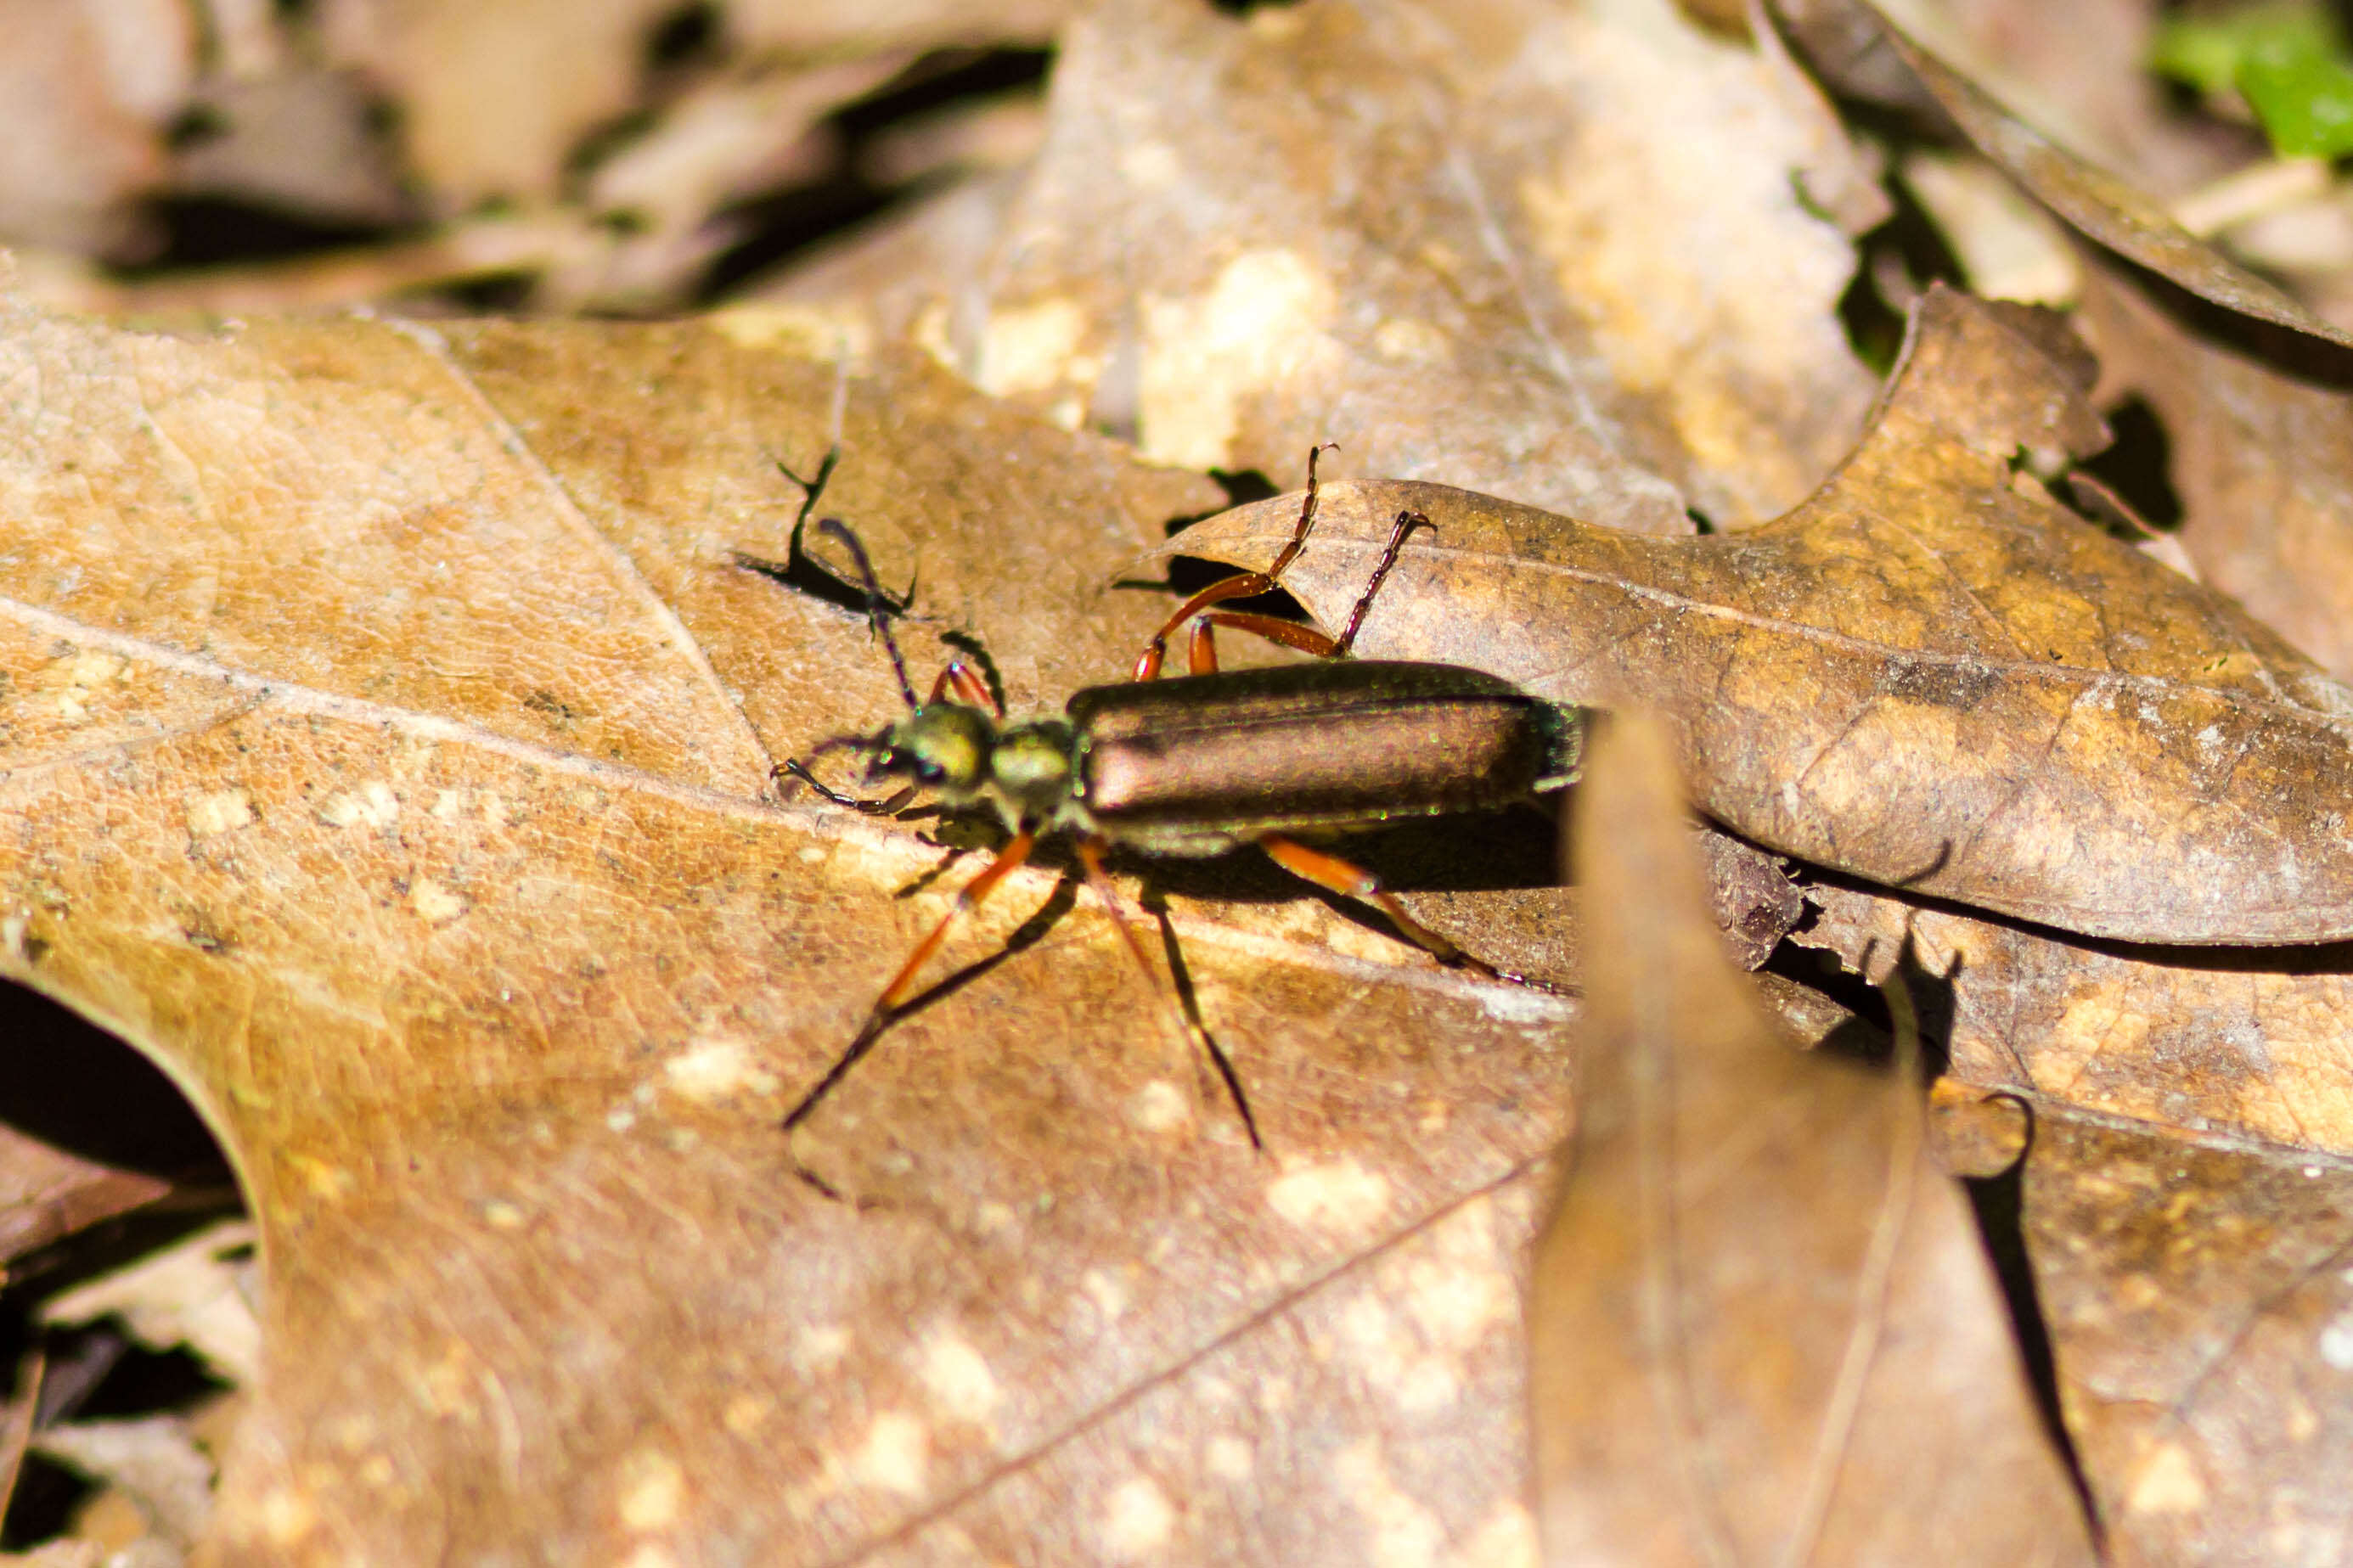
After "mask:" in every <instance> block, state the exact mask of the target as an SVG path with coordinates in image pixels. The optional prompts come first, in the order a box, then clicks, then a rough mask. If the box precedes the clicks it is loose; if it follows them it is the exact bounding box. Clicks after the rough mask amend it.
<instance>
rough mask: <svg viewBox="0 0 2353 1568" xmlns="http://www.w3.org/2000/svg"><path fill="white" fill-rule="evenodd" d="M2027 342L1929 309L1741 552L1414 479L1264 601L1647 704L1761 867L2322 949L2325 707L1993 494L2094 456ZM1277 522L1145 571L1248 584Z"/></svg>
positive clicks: (1352, 496) (2334, 912)
mask: <svg viewBox="0 0 2353 1568" xmlns="http://www.w3.org/2000/svg"><path fill="white" fill-rule="evenodd" d="M2046 321H2047V319H2046V318H2042V317H2040V316H2037V315H2034V314H2032V313H2031V312H2026V311H2022V310H2018V309H2017V308H2015V307H1997V306H1988V305H1985V304H1982V303H1980V302H1977V301H1972V300H1968V299H1967V298H1965V297H1963V296H1959V295H1956V294H1952V293H1949V292H1947V291H1943V290H1938V291H1935V292H1932V293H1931V294H1930V295H1929V296H1927V298H1926V300H1924V301H1923V303H1922V305H1921V307H1920V310H1919V313H1918V315H1917V318H1916V320H1915V322H1914V327H1913V332H1912V341H1911V346H1910V350H1909V352H1908V353H1907V356H1906V359H1905V363H1904V364H1903V366H1902V367H1901V368H1900V370H1899V371H1898V373H1897V375H1896V377H1895V379H1894V383H1893V384H1892V386H1891V388H1890V390H1889V392H1888V394H1887V395H1886V397H1885V399H1884V401H1883V405H1882V406H1881V408H1880V411H1879V415H1878V417H1877V419H1876V420H1875V421H1874V423H1873V428H1872V430H1871V433H1870V434H1869V436H1868V437H1866V438H1865V439H1864V441H1863V443H1862V446H1861V447H1859V448H1858V449H1857V450H1856V451H1855V453H1854V454H1853V456H1852V457H1851V458H1849V459H1848V461H1847V463H1846V464H1845V466H1844V467H1843V468H1841V469H1840V470H1839V472H1838V474H1837V475H1836V476H1835V477H1833V479H1831V481H1830V483H1829V484H1827V485H1826V486H1825V487H1824V488H1823V489H1821V490H1820V491H1819V492H1817V493H1816V494H1815V495H1814V496H1813V497H1812V498H1811V499H1810V500H1808V501H1807V502H1806V503H1805V504H1804V505H1803V506H1801V507H1799V509H1798V510H1795V511H1794V512H1792V513H1790V514H1789V515H1788V517H1785V518H1782V519H1780V520H1778V521H1775V522H1773V523H1771V524H1768V525H1767V526H1765V527H1763V528H1760V529H1757V530H1754V531H1749V532H1746V533H1743V534H1738V535H1731V536H1718V537H1711V538H1700V539H1687V540H1658V539H1641V538H1635V537H1630V536H1628V535H1625V534H1622V533H1620V532H1617V531H1611V530H1606V529H1600V528H1595V527H1591V526H1588V524H1585V523H1583V522H1580V521H1571V520H1569V519H1567V518H1562V517H1556V516H1553V515H1550V514H1547V513H1545V512H1540V511H1536V510H1533V509H1531V508H1525V507H1517V506H1513V505H1511V504H1509V503H1506V502H1503V501H1498V500H1493V499H1491V498H1487V497H1481V496H1473V495H1469V494H1465V493H1463V492H1460V491H1453V490H1448V489H1440V487H1437V486H1432V485H1415V484H1392V483H1383V484H1366V485H1352V486H1336V485H1335V486H1333V487H1330V488H1329V489H1327V490H1326V492H1325V500H1324V507H1323V510H1322V513H1321V518H1320V521H1319V522H1318V525H1317V527H1318V531H1317V533H1316V535H1315V537H1314V542H1312V543H1311V544H1310V546H1309V548H1308V549H1307V551H1306V552H1305V553H1304V554H1303V556H1302V557H1301V558H1300V560H1299V561H1298V562H1297V563H1295V564H1294V565H1293V568H1292V570H1291V571H1290V573H1289V574H1287V575H1286V577H1285V579H1284V581H1285V585H1286V586H1287V587H1289V588H1290V589H1291V590H1292V591H1293V593H1294V594H1296V595H1298V597H1299V598H1300V600H1301V601H1302V602H1303V603H1304V604H1305V605H1308V607H1309V608H1310V610H1311V611H1312V612H1313V613H1314V614H1315V615H1317V616H1319V617H1321V618H1323V619H1324V621H1326V622H1327V623H1328V624H1332V625H1337V624H1339V622H1340V621H1341V620H1343V619H1345V616H1346V615H1347V613H1348V608H1349V606H1350V605H1352V604H1353V603H1354V602H1355V600H1356V597H1357V596H1358V595H1359V593H1360V591H1361V588H1362V585H1363V584H1364V582H1365V579H1366V575H1367V574H1368V573H1369V571H1370V568H1371V563H1372V560H1373V556H1374V554H1375V552H1377V549H1378V548H1379V546H1380V544H1381V543H1382V542H1385V541H1386V540H1387V539H1388V534H1389V531H1390V525H1391V520H1392V519H1393V518H1394V517H1395V515H1396V514H1397V513H1398V511H1399V510H1403V509H1410V510H1419V511H1421V512H1424V513H1427V514H1428V515H1429V517H1430V520H1431V521H1432V523H1433V524H1434V527H1433V528H1432V529H1431V530H1430V531H1422V532H1417V533H1416V534H1415V536H1414V538H1413V540H1412V541H1411V542H1409V544H1408V546H1407V548H1406V550H1405V552H1404V555H1403V557H1402V559H1401V560H1400V562H1399V563H1398V568H1397V572H1396V574H1395V576H1394V577H1393V578H1392V579H1391V580H1390V584H1389V585H1388V587H1387V588H1386V589H1385V590H1384V592H1383V595H1382V597H1381V599H1380V600H1379V602H1378V603H1377V605H1376V606H1375V609H1374V613H1373V614H1372V616H1371V617H1370V618H1369V620H1368V621H1367V622H1366V626H1365V630H1364V633H1363V635H1362V636H1361V637H1360V639H1359V641H1358V643H1357V647H1358V649H1359V651H1361V652H1364V653H1366V654H1369V655H1374V656H1377V657H1381V658H1434V659H1448V660H1454V661H1457V662H1461V663H1466V664H1472V665H1476V666H1478V667H1480V668H1484V669H1487V670H1490V671H1492V672H1493V673H1495V674H1497V675H1501V676H1504V677H1505V678H1506V679H1512V680H1515V681H1517V682H1519V683H1520V684H1522V685H1523V686H1525V687H1526V688H1527V689H1529V690H1531V691H1534V692H1536V693H1538V694H1539V695H1542V696H1545V697H1548V698H1552V699H1555V700H1562V701H1570V702H1583V703H1599V704H1603V705H1611V704H1617V703H1622V702H1639V703H1643V704H1648V705H1651V706H1653V707H1655V708H1657V709H1658V710H1661V711H1662V713H1663V714H1664V715H1665V716H1666V717H1667V718H1668V719H1669V720H1670V721H1672V722H1673V723H1674V724H1675V725H1676V726H1677V728H1678V729H1679V731H1681V734H1682V738H1683V752H1684V755H1685V757H1686V759H1687V763H1688V767H1689V770H1690V774H1691V777H1692V781H1693V789H1694V795H1695V796H1696V798H1697V800H1698V802H1699V804H1700V805H1702V806H1703V808H1704V809H1705V810H1706V811H1707V812H1708V813H1709V815H1711V816H1714V817H1715V818H1716V819H1717V820H1719V821H1721V822H1723V823H1724V824H1725V825H1726V826H1729V827H1731V828H1732V829H1733V830H1734V831H1736V832H1737V833H1739V834H1740V835H1742V836H1743V837H1746V838H1749V839H1752V840H1754V841H1756V842H1757V843H1759V844H1762V845H1765V846H1767V847H1770V848H1773V849H1777V850H1780V851H1783V852H1786V853H1789V854H1793V855H1797V856H1799V857H1802V858H1806V859H1809V860H1812V861H1815V862H1818V863H1820V864H1824V865H1829V866H1834V867H1838V868H1841V869H1844V870H1849V871H1853V872H1856V873H1859V874H1861V875H1862V876H1865V877H1869V878H1872V879H1875V880H1879V881H1882V882H1886V883H1891V884H1894V885H1898V886H1904V887H1908V888H1911V889H1915V890H1916V891H1920V892H1924V893H1930V894H1935V895H1938V896H1943V897H1948V898H1952V899H1957V900H1962V901H1964V902H1967V903H1970V904H1975V905H1978V906H1980V907H1983V908H1987V909H1992V910H2003V911H2006V912H2009V913H2011V914H2016V915H2020V916H2023V917H2026V918H2029V919H2032V920H2036V921H2042V922H2045V923H2048V924H2051V925H2055V926H2061V927H2063V928H2066V929H2069V930H2073V931H2084V932H2089V933H2092V934H2094V935H2101V936H2108V937H2116V938H2131V939H2140V940H2152V941H2168V942H2231V943H2240V942H2264V941H2321V940H2326V939H2330V938H2336V937H2340V936H2343V935H2345V934H2347V933H2348V932H2353V849H2348V843H2347V841H2346V839H2345V838H2344V837H2343V835H2342V834H2341V833H2340V832H2338V831H2337V825H2338V824H2339V823H2340V821H2341V817H2342V812H2341V807H2340V806H2339V805H2338V803H2337V788H2336V781H2337V780H2338V779H2340V778H2342V777H2343V776H2344V774H2345V770H2346V769H2347V767H2348V765H2353V728H2348V719H2353V694H2348V692H2347V691H2346V690H2345V689H2343V688H2342V687H2339V686H2337V684H2336V683H2335V682H2333V681H2331V680H2329V679H2327V677H2326V676H2324V675H2323V674H2321V673H2320V672H2319V671H2318V670H2317V669H2316V668H2314V667H2313V666H2312V665H2311V664H2310V662H2309V661H2307V660H2306V659H2305V658H2302V657H2301V656H2300V655H2298V654H2296V653H2295V651H2294V650H2293V649H2292V648H2290V647H2288V646H2287V645H2286V644H2285V643H2284V642H2282V641H2281V640H2280V638H2279V637H2277V635H2276V634H2274V633H2273V632H2271V631H2270V630H2268V629H2267V628H2265V627H2263V626H2262V625H2260V624H2259V623H2257V622H2255V621H2253V620H2252V619H2250V618H2249V617H2248V616H2246V615H2245V614H2244V613H2243V612H2242V611H2241V610H2240V609H2239V608H2238V607H2237V606H2236V605H2232V603H2230V602H2229V601H2228V600H2226V599H2224V598H2222V597H2221V595H2217V594H2214V593H2213V592H2211V590H2208V589H2205V588H2202V587H2200V586H2199V585H2198V584H2194V583H2191V582H2189V580H2187V579H2185V578H2183V577H2182V576H2180V575H2179V574H2177V573H2174V572H2172V571H2171V570H2169V569H2168V568H2166V567H2164V566H2162V565H2160V564H2158V563H2156V562H2154V561H2152V560H2150V559H2149V558H2148V557H2147V556H2146V555H2144V554H2142V553H2141V552H2138V551H2136V550H2134V549H2132V548H2131V547H2130V546H2128V545H2126V544H2124V543H2122V542H2118V541H2116V540H2115V539H2112V538H2110V537H2108V536H2107V535H2106V534H2105V533H2103V532H2101V531H2098V530H2096V529H2094V528H2092V527H2091V526H2089V525H2088V524H2086V523H2084V521H2081V520H2080V519H2078V518H2077V517H2075V516H2074V515H2073V513H2072V512H2069V511H2068V510H2065V509H2064V508H2062V507H2060V506H2059V505H2058V504H2056V503H2055V502H2054V501H2052V500H2051V499H2050V497H2049V496H2048V494H2047V493H2046V492H2045V491H2044V490H2043V489H2042V487H2041V486H2040V485H2039V484H2038V483H2037V482H2036V481H2034V480H2033V479H2031V477H2029V476H2026V475H2023V474H2021V473H2020V472H2018V470H2017V468H2015V466H2014V459H2016V458H2018V457H2019V455H2020V454H2021V452H2022V451H2023V452H2028V453H2034V452H2040V453H2042V454H2044V455H2045V456H2044V459H2043V460H2044V461H2052V460H2057V459H2061V458H2063V457H2064V456H2065V455H2066V454H2068V453H2081V452H2084V451H2085V450H2086V449H2088V448H2090V447H2093V446H2094V445H2095V444H2096V443H2097V441H2098V440H2099V439H2100V438H2101V427H2100V425H2099V421H2098V420H2097V419H2096V418H2094V416H2093V415H2092V413H2091V411H2090V410H2089V409H2088V407H2086V406H2085V405H2084V403H2083V401H2082V399H2081V390H2082V379H2083V373H2082V370H2081V368H2080V367H2077V366H2063V365H2062V364H2061V363H2058V362H2055V361H2053V360H2052V359H2051V358H2050V357H2048V356H2047V355H2046V354H2045V353H2044V352H2043V351H2042V348H2041V347H2039V346H2038V344H2039V343H2040V342H2042V341H2043V334H2044V333H2045V331H2047V328H2046V325H2045V323H2046ZM1297 507H1298V502H1297V500H1296V499H1295V498H1278V499H1276V500H1270V501H1265V502H1261V503H1257V504H1255V505H1252V506H1248V507H1242V508H1239V509H1237V510H1234V511H1231V512H1229V513H1227V514H1225V515H1224V516H1222V517H1219V518H1215V519H1211V520H1209V521H1206V522H1203V523H1199V524H1197V525H1195V527H1194V528H1193V529H1191V530H1190V531H1187V532H1186V533H1185V534H1183V535H1180V536H1179V537H1178V539H1177V540H1176V541H1174V542H1172V548H1174V549H1179V550H1183V551H1186V552H1190V553H1195V554H1201V555H1208V556H1210V557H1212V558H1217V559H1227V560H1233V561H1237V562H1240V563H1244V564H1263V563H1265V562H1267V561H1268V560H1270V559H1271V556H1272V554H1273V552H1274V551H1275V549H1276V548H1277V547H1278V544H1279V542H1281V541H1282V539H1284V538H1287V537H1288V534H1289V531H1290V529H1291V520H1292V519H1293V517H1294V516H1295V515H1296V511H1297Z"/></svg>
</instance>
